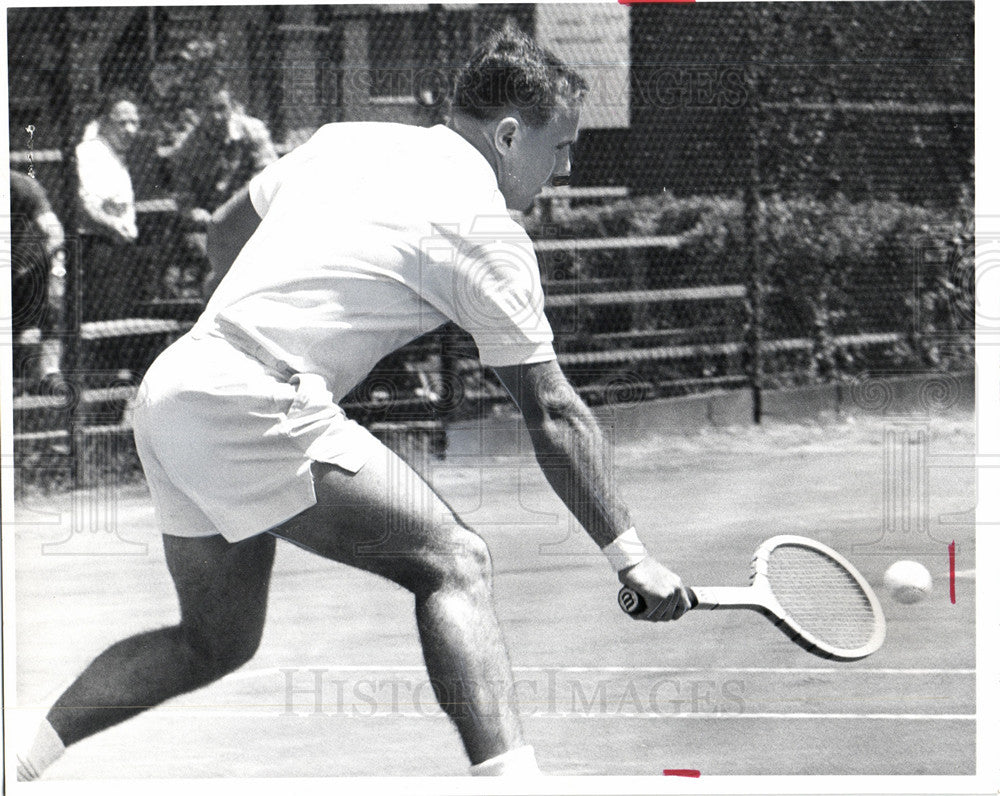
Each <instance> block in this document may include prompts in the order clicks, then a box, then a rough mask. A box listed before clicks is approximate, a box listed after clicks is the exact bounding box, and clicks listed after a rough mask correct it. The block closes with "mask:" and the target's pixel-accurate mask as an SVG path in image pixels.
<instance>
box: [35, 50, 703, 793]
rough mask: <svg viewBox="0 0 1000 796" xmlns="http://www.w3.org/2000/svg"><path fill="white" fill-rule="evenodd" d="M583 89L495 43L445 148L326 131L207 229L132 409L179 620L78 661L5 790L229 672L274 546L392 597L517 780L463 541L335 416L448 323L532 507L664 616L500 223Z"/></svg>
mask: <svg viewBox="0 0 1000 796" xmlns="http://www.w3.org/2000/svg"><path fill="white" fill-rule="evenodd" d="M585 91H586V84H585V83H584V81H583V79H582V78H581V77H579V76H578V75H577V74H575V73H574V72H573V71H571V70H570V69H569V68H567V67H566V66H565V65H564V64H563V63H562V62H560V61H559V60H558V59H557V58H555V57H554V56H553V55H552V54H550V53H548V52H547V51H545V50H543V49H541V48H540V47H538V46H537V45H536V44H535V43H534V42H532V41H531V40H530V39H528V38H526V37H525V36H523V35H521V34H517V33H513V32H509V31H508V32H504V33H501V34H497V35H495V36H494V37H493V38H491V39H490V40H489V41H488V42H487V43H486V44H485V45H484V46H483V47H482V48H481V49H480V50H479V51H478V52H477V53H476V54H475V56H474V57H473V59H472V61H471V62H470V64H469V65H467V66H466V67H465V69H464V70H463V71H462V73H461V74H460V76H459V78H458V80H457V88H456V92H455V95H454V98H453V112H452V116H451V121H450V122H449V123H448V124H447V125H442V126H437V127H433V128H429V129H426V128H418V127H411V126H404V125H395V124H382V123H379V124H373V123H352V124H331V125H327V126H325V127H323V128H321V129H320V130H319V131H318V132H317V133H316V134H315V135H314V136H313V137H312V138H311V139H310V140H309V141H308V142H307V143H305V144H304V145H303V146H301V147H299V148H298V149H295V150H294V151H292V152H291V153H289V154H288V155H286V156H285V157H284V158H282V159H281V160H279V161H278V162H277V163H275V164H273V165H271V166H269V167H268V168H266V169H265V170H264V171H263V172H262V173H261V174H259V175H258V176H256V177H255V178H254V179H253V180H252V181H251V182H250V184H249V187H248V189H246V190H244V191H242V192H241V193H240V194H237V195H236V196H235V197H234V198H233V199H231V200H230V201H229V202H227V203H226V204H225V205H224V206H223V207H222V208H220V209H219V210H218V211H217V212H216V214H215V215H214V217H213V228H212V233H211V247H210V255H211V256H212V258H213V261H214V266H215V268H216V269H217V271H219V272H223V273H224V272H226V269H227V268H228V269H229V270H228V273H226V275H225V277H224V278H223V279H222V281H221V283H220V284H219V286H218V288H217V289H216V290H215V292H214V294H213V296H212V298H211V300H210V301H209V303H208V305H207V307H206V309H205V312H204V314H203V315H202V317H201V319H200V320H199V321H198V323H197V324H196V325H195V327H194V328H193V330H192V331H191V332H190V333H189V334H187V335H186V336H184V337H183V338H181V339H180V340H179V341H178V342H176V343H175V344H174V345H172V346H171V347H170V348H169V349H167V350H166V351H165V352H164V353H163V354H161V355H160V357H159V358H158V359H157V361H156V362H155V363H154V364H153V365H152V367H151V368H150V370H149V372H148V373H147V375H146V378H145V380H144V381H143V383H142V386H141V387H140V390H139V394H138V397H137V402H136V406H135V436H136V444H137V447H138V450H139V454H140V456H141V458H142V463H143V467H144V470H145V473H146V477H147V480H148V482H149V487H150V492H151V494H152V497H153V501H154V503H155V507H156V516H157V520H158V523H159V527H160V529H161V530H162V532H163V543H164V548H165V551H166V561H167V566H168V567H169V571H170V574H171V576H172V577H173V580H174V583H175V585H176V589H177V594H178V598H179V601H180V613H181V618H180V621H179V623H178V624H177V625H175V626H172V627H165V628H162V629H159V630H154V631H151V632H147V633H142V634H139V635H137V636H133V637H131V638H127V639H125V640H124V641H120V642H118V643H117V644H114V645H113V646H111V647H110V648H109V649H107V650H106V651H104V652H103V653H101V654H100V655H99V656H98V657H97V658H96V659H95V660H94V661H93V662H92V663H91V664H90V665H89V667H87V669H86V670H85V671H84V672H83V673H82V674H81V675H80V676H79V678H77V680H76V681H75V682H74V683H73V684H72V685H71V686H70V687H69V688H68V689H67V690H66V691H65V692H64V693H63V694H62V695H61V696H60V697H59V698H58V700H57V701H56V703H55V705H54V706H53V707H52V709H51V710H50V711H49V713H48V716H47V720H46V721H45V722H44V723H43V725H42V726H41V729H40V730H39V732H38V735H37V737H36V739H35V741H34V745H33V746H32V747H31V748H30V749H29V750H28V751H27V752H26V753H25V754H24V756H22V757H21V758H20V766H19V774H20V775H21V776H22V777H24V778H34V777H36V776H38V775H39V774H40V773H41V772H42V771H43V770H44V769H45V767H46V766H47V765H48V764H50V763H52V762H53V761H54V760H56V759H57V758H58V757H59V756H60V755H61V754H62V752H63V751H64V748H65V747H66V746H70V745H72V744H74V743H76V742H78V741H80V740H82V739H84V738H86V737H88V736H89V735H92V734H94V733H96V732H99V731H101V730H103V729H105V728H107V727H110V726H112V725H114V724H117V723H119V722H121V721H123V720H125V719H127V718H129V717H131V716H134V715H136V714H137V713H139V712H141V711H143V710H145V709H147V708H149V707H152V706H154V705H157V704H159V703H161V702H163V701H164V700H167V699H170V698H171V697H173V696H176V695H178V694H182V693H185V692H188V691H191V690H193V689H195V688H199V687H201V686H204V685H207V684H208V683H211V682H213V681H214V680H216V679H218V678H220V677H222V676H224V675H225V674H227V673H229V672H232V671H233V670H235V669H236V668H238V667H239V666H241V665H242V664H244V663H246V662H247V661H248V660H250V658H251V657H252V656H253V655H254V652H255V651H256V649H257V646H258V643H259V642H260V638H261V631H262V628H263V625H264V614H265V605H266V602H267V592H268V582H269V577H270V573H271V567H272V562H273V557H274V551H275V544H276V541H277V540H279V539H280V540H286V541H289V542H292V543H294V544H296V545H299V546H301V547H304V548H306V549H309V550H312V551H314V552H316V553H317V554H318V555H321V556H323V557H325V558H328V559H331V560H334V561H339V562H342V563H345V564H349V565H351V566H355V567H358V568H360V569H363V570H366V571H368V572H372V573H375V574H378V575H381V576H383V577H385V578H388V579H390V580H392V581H394V582H395V583H397V584H399V585H401V586H403V587H405V588H406V589H408V590H409V591H411V592H412V593H413V596H414V600H415V607H416V621H417V628H418V631H419V635H420V641H421V644H422V646H423V652H424V659H425V661H426V665H427V670H428V673H429V675H430V680H431V682H432V683H433V684H435V694H436V696H437V698H438V700H439V702H440V703H441V706H442V708H443V709H444V710H445V711H446V712H447V713H448V714H449V716H450V717H451V718H452V719H453V721H454V723H455V725H456V727H457V729H458V732H459V734H460V736H461V739H462V742H463V744H464V746H465V750H466V752H467V754H468V757H469V760H470V763H471V765H472V768H471V773H472V774H474V775H524V774H532V773H537V772H538V767H537V763H536V761H535V755H534V751H533V750H532V748H531V747H530V746H527V745H526V744H525V742H524V738H523V736H522V731H521V726H520V721H519V719H518V716H517V713H516V706H514V705H511V704H510V702H509V700H508V697H509V696H510V695H511V693H512V692H513V686H512V675H511V670H510V664H509V662H508V657H507V652H506V649H505V646H504V642H503V639H502V637H501V632H500V628H499V626H498V623H497V618H496V615H495V613H494V608H493V605H492V591H491V570H490V557H489V552H488V550H487V547H486V544H485V542H484V541H483V540H482V539H481V538H480V537H479V536H478V535H477V534H476V533H475V532H473V531H472V530H471V529H470V528H469V527H467V526H466V525H465V524H463V522H462V521H461V519H460V518H458V517H457V516H455V515H454V514H453V513H452V511H451V510H450V509H449V508H448V506H447V505H445V503H444V502H443V500H442V499H441V498H440V497H439V496H438V495H437V494H436V493H435V492H434V490H433V489H432V488H431V487H430V486H429V485H428V484H427V483H426V482H425V481H423V480H422V479H421V478H420V476H419V475H418V474H417V473H416V472H414V471H413V470H412V469H410V468H409V467H408V466H407V465H406V464H405V463H404V462H403V461H402V460H400V459H399V458H397V457H396V456H395V455H394V454H393V453H392V452H391V451H389V450H388V449H387V448H386V447H385V446H383V445H382V444H381V443H380V442H378V441H377V440H376V439H375V438H374V437H373V436H372V435H371V434H369V433H368V431H366V430H365V429H364V428H362V427H361V426H359V425H357V424H355V423H354V422H352V421H350V420H348V419H347V418H346V417H345V416H344V413H343V411H342V410H341V408H340V407H339V406H338V403H337V402H338V401H339V400H340V399H341V398H342V397H343V396H344V395H345V394H346V393H347V392H348V391H349V390H350V389H351V388H352V387H353V386H354V385H356V384H357V383H358V382H359V381H360V380H361V379H363V378H364V377H365V375H366V374H367V373H368V372H369V370H370V369H371V368H372V367H373V366H374V365H375V363H376V362H378V361H379V360H380V359H381V358H382V357H383V356H385V355H386V354H387V353H389V352H390V351H393V350H394V349H396V348H398V347H400V346H401V345H403V344H404V343H406V342H408V341H409V340H411V339H413V338H414V337H416V336H418V335H420V334H422V333H424V332H426V331H429V330H431V329H433V328H435V327H437V326H439V325H440V324H442V323H444V322H446V321H448V320H451V321H455V322H456V323H458V324H459V325H460V326H462V327H463V328H465V329H466V330H467V331H468V332H470V333H471V335H472V336H473V338H474V339H475V341H476V343H477V345H478V347H479V353H480V356H481V358H482V361H483V363H484V364H485V365H488V366H490V367H492V368H493V369H494V370H495V371H496V373H497V374H498V375H499V377H500V379H501V380H502V382H503V383H504V385H506V387H507V389H508V390H509V391H510V393H511V395H512V396H513V397H514V399H515V401H516V402H517V404H518V405H519V407H520V409H521V411H522V413H523V415H524V420H525V423H526V426H527V429H528V431H529V433H530V436H531V439H532V441H533V443H534V446H535V450H536V453H537V456H538V461H539V464H540V465H541V467H542V469H543V471H544V473H545V475H546V476H547V478H548V480H549V482H550V483H551V485H552V487H553V488H554V489H555V491H556V492H557V493H558V495H559V496H560V497H561V498H562V500H563V501H564V502H565V503H566V505H567V506H568V508H569V509H570V510H571V511H572V512H573V514H574V515H575V516H576V517H577V518H578V519H579V520H580V522H581V524H582V525H583V527H584V528H585V529H586V531H587V532H588V533H589V535H590V536H591V537H592V538H593V539H594V541H595V542H596V543H597V544H598V545H599V546H600V547H601V548H602V549H603V550H604V552H605V553H606V554H607V557H608V558H609V560H610V561H611V564H612V567H613V569H614V570H615V571H616V572H617V574H618V577H619V580H620V581H621V583H623V584H625V585H627V586H629V587H630V588H632V589H634V590H635V591H636V592H638V593H639V594H641V595H642V596H643V598H644V599H645V600H646V603H647V605H649V606H650V608H649V609H648V610H647V611H646V612H645V613H644V614H643V615H642V617H641V618H644V619H647V620H660V619H676V618H677V617H679V616H680V615H682V614H683V613H684V612H685V611H686V610H687V609H688V608H689V602H688V599H687V597H686V595H685V591H684V588H683V586H682V584H681V580H680V578H679V577H678V576H677V575H675V574H674V573H673V572H671V571H670V570H669V569H667V568H666V567H664V566H662V565H661V564H659V563H657V562H656V561H655V560H654V559H653V558H652V557H650V556H649V555H647V553H646V550H645V548H644V547H643V544H642V542H641V541H640V540H639V537H638V535H637V533H636V531H635V529H634V528H633V527H632V525H631V522H630V520H629V513H628V510H627V508H626V506H625V505H624V504H623V503H622V501H621V500H620V498H619V497H618V495H617V494H615V492H614V489H613V487H612V479H611V478H610V477H609V476H610V473H609V472H608V467H609V466H610V463H609V461H608V460H607V459H606V453H605V448H604V443H603V441H602V438H601V434H600V431H599V429H598V426H597V424H596V423H595V421H594V418H593V416H592V415H591V413H590V412H589V410H588V409H587V408H586V406H585V405H584V404H583V402H582V401H581V400H580V398H579V397H578V396H577V395H576V393H575V392H574V390H573V389H572V388H571V387H570V385H569V383H568V382H567V380H566V379H565V377H564V376H563V374H562V372H561V371H560V369H559V366H558V364H557V363H556V358H555V354H554V353H553V348H552V332H551V329H550V327H549V324H548V322H547V321H546V318H545V314H544V311H543V295H542V291H541V288H540V280H539V273H538V266H537V262H536V260H535V256H534V252H533V250H532V246H531V243H530V241H529V239H528V238H527V236H526V234H525V233H524V231H523V230H522V228H521V227H520V226H518V225H517V224H516V223H514V221H513V220H512V219H511V217H510V215H509V213H508V210H525V209H527V208H529V207H530V205H531V204H532V202H533V200H534V199H535V197H536V196H537V195H538V194H539V192H540V191H541V188H542V186H543V185H544V184H545V183H546V182H548V181H549V180H550V178H552V177H553V176H556V177H566V176H568V174H569V169H570V146H571V145H572V143H573V141H574V139H575V138H576V136H577V128H578V124H579V114H580V107H581V103H582V101H583V97H584V93H585ZM230 263H231V267H230ZM498 707H499V709H498Z"/></svg>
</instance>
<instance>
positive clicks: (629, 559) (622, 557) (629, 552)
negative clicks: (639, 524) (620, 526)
mask: <svg viewBox="0 0 1000 796" xmlns="http://www.w3.org/2000/svg"><path fill="white" fill-rule="evenodd" d="M601 552H602V553H604V555H606V556H607V557H608V561H610V562H611V568H612V569H613V570H614V571H615V572H621V571H622V570H623V569H628V568H629V567H631V566H635V565H636V564H638V563H639V562H640V561H642V560H643V559H644V558H646V557H648V556H649V552H648V551H647V550H646V545H644V544H643V543H642V540H641V539H640V538H639V534H638V533H636V530H635V528H629V529H628V530H627V531H625V533H623V534H622V535H621V536H619V537H618V538H617V539H615V540H614V541H613V542H612V543H611V544H609V545H607V546H605V547H602V548H601Z"/></svg>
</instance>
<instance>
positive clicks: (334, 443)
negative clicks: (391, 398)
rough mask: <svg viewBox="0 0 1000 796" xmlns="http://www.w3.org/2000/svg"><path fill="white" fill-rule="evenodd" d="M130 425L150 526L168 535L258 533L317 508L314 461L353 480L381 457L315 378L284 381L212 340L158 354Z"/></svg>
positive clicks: (188, 341)
mask: <svg viewBox="0 0 1000 796" xmlns="http://www.w3.org/2000/svg"><path fill="white" fill-rule="evenodd" d="M133 418H134V420H133V426H134V429H135V442H136V449H137V450H138V453H139V458H140V460H141V461H142V467H143V470H144V471H145V474H146V480H147V481H148V482H149V490H150V493H151V494H152V497H153V503H154V506H155V509H156V517H157V523H158V525H159V528H160V531H161V532H162V533H165V534H170V535H173V536H212V535H215V534H220V533H221V534H222V535H223V536H224V537H225V538H226V539H227V540H229V541H230V542H236V541H239V540H241V539H246V538H248V537H250V536H254V535H255V534H259V533H263V532H264V531H267V530H268V529H270V528H274V527H275V526H277V525H279V524H281V523H282V522H284V521H285V520H287V519H290V518H291V517H294V516H295V515H296V514H299V513H300V512H302V511H303V510H305V509H307V508H309V507H310V506H312V505H314V504H315V503H316V491H315V488H314V485H313V480H312V472H311V463H312V462H313V461H321V462H329V463H330V464H334V465H337V466H338V467H342V468H344V469H345V470H347V471H349V472H352V473H353V472H357V471H358V470H360V469H361V468H362V467H363V466H364V465H365V463H366V462H367V461H368V460H369V459H371V458H372V456H374V455H375V454H380V453H381V451H382V443H380V442H379V441H378V440H377V439H375V437H373V436H372V435H371V434H370V433H369V432H368V431H367V430H366V429H365V428H363V427H362V426H360V425H358V424H357V423H355V422H354V421H353V420H349V419H348V418H347V417H346V416H345V415H344V411H343V409H341V408H340V407H339V406H338V405H337V404H336V403H335V402H334V401H333V396H332V395H331V394H330V392H329V390H327V387H326V382H325V381H324V379H323V378H322V377H321V376H319V375H317V374H309V373H303V374H298V375H295V376H292V377H291V378H290V379H288V378H286V377H285V376H284V375H282V374H280V373H278V372H277V371H275V370H271V369H269V368H268V367H266V366H265V365H263V364H262V363H261V362H259V361H257V360H256V359H254V358H252V357H250V356H247V355H246V354H244V353H243V352H242V351H240V350H239V349H237V348H235V347H234V346H233V345H232V344H231V343H229V342H227V341H226V340H225V339H223V338H221V337H217V336H198V337H194V336H192V335H191V334H189V335H186V336H185V337H182V338H181V339H180V340H178V341H177V342H176V343H174V344H173V345H172V346H170V347H169V348H168V349H167V350H166V351H164V352H163V353H162V354H160V356H159V357H158V358H157V359H156V361H155V362H154V363H153V365H152V366H151V367H150V368H149V371H148V372H147V373H146V377H145V378H144V379H143V382H142V384H141V385H140V387H139V391H138V394H137V396H136V401H135V406H134V413H133Z"/></svg>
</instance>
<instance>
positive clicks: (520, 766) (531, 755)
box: [469, 746, 542, 777]
mask: <svg viewBox="0 0 1000 796" xmlns="http://www.w3.org/2000/svg"><path fill="white" fill-rule="evenodd" d="M469 773H471V774H472V776H474V777H510V776H520V777H525V776H536V777H537V776H539V775H540V774H541V773H542V772H541V771H539V770H538V761H537V760H535V749H534V747H532V746H519V747H518V748H517V749H511V750H510V751H508V752H504V753H503V754H502V755H497V756H496V757H491V758H490V759H489V760H484V761H483V762H482V763H477V764H476V765H474V766H472V768H471V769H469Z"/></svg>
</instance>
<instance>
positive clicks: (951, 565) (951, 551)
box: [948, 541, 955, 605]
mask: <svg viewBox="0 0 1000 796" xmlns="http://www.w3.org/2000/svg"><path fill="white" fill-rule="evenodd" d="M948 579H949V585H950V587H951V604H952V605H954V604H955V542H954V541H952V543H951V544H950V545H948Z"/></svg>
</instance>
